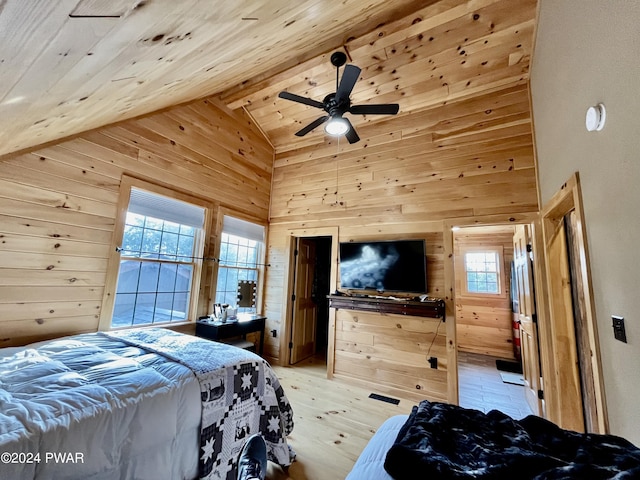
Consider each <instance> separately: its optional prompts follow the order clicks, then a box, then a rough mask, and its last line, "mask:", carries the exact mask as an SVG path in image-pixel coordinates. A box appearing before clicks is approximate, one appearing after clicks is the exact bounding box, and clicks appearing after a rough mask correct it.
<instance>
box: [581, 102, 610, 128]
mask: <svg viewBox="0 0 640 480" xmlns="http://www.w3.org/2000/svg"><path fill="white" fill-rule="evenodd" d="M606 119H607V111H606V110H605V108H604V104H602V103H599V104H598V105H596V106H594V107H589V108H587V118H586V121H585V124H586V126H587V131H589V132H599V131H600V130H602V129H603V128H604V122H605V120H606Z"/></svg>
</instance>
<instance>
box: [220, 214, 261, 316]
mask: <svg viewBox="0 0 640 480" xmlns="http://www.w3.org/2000/svg"><path fill="white" fill-rule="evenodd" d="M225 215H226V216H228V217H234V218H237V219H240V220H244V221H246V222H251V223H254V224H256V225H260V226H261V227H263V228H264V239H263V241H262V246H261V248H260V249H259V251H258V259H257V267H258V268H257V272H258V275H257V277H258V278H257V280H256V289H257V294H256V315H262V309H263V304H262V300H263V298H264V284H265V277H266V270H265V269H266V263H267V262H266V260H267V238H268V235H269V228H268V224H267V222H265V221H262V220H260V219H258V218H255V217H251V216H249V215H245V214H242V213H240V212H237V211H235V210H232V209H230V208H226V207H219V208H218V211H217V214H216V233H217V234H216V239H215V248H214V251H215V257H216V258H218V259H219V258H220V251H221V246H222V233H223V231H224V230H223V228H224V227H223V223H224V217H225ZM219 271H220V263H219V262H215V266H214V272H213V278H212V285H211V302H210V305H209V311H210V312H213V305H214V304H215V303H216V294H217V291H218V274H219Z"/></svg>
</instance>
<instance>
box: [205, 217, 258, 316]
mask: <svg viewBox="0 0 640 480" xmlns="http://www.w3.org/2000/svg"><path fill="white" fill-rule="evenodd" d="M219 258H220V264H219V266H218V282H217V286H216V297H215V298H216V299H215V303H221V304H225V303H226V304H228V305H230V306H232V307H236V306H238V312H239V313H244V312H246V313H256V311H257V303H258V298H257V293H258V285H259V283H260V278H261V273H262V266H263V264H264V227H263V226H262V225H258V224H255V223H251V222H247V221H245V220H241V219H239V218H234V217H230V216H228V215H225V216H224V219H223V226H222V235H221V239H220V255H219ZM242 284H244V287H245V288H243V287H242V286H241V285H242ZM239 288H243V292H244V293H245V294H244V295H243V299H242V301H240V302H239V301H238V289H239Z"/></svg>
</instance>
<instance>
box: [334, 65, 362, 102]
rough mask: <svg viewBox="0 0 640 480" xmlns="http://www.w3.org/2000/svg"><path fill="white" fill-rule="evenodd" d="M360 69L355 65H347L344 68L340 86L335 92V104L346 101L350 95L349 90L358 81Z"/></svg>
mask: <svg viewBox="0 0 640 480" xmlns="http://www.w3.org/2000/svg"><path fill="white" fill-rule="evenodd" d="M360 71H361V70H360V68H359V67H356V66H355V65H347V66H346V67H344V72H343V73H342V79H341V80H340V85H339V86H338V90H337V91H336V96H335V99H336V102H338V103H340V102H341V101H343V100H347V99H348V98H349V95H351V90H353V87H354V86H355V84H356V82H357V81H358V77H359V76H360Z"/></svg>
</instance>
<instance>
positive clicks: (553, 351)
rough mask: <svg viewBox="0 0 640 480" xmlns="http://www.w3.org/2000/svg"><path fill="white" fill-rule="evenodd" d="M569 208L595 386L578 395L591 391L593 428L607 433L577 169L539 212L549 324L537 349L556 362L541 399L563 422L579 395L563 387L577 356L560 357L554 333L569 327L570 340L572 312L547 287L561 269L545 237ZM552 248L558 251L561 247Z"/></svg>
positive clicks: (572, 378) (560, 347)
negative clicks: (570, 395)
mask: <svg viewBox="0 0 640 480" xmlns="http://www.w3.org/2000/svg"><path fill="white" fill-rule="evenodd" d="M571 211H575V214H576V219H577V228H576V231H575V238H574V240H575V243H576V245H577V248H578V251H579V252H580V259H579V265H578V271H577V273H578V275H579V276H580V280H581V283H582V288H583V292H582V293H583V295H584V297H583V299H582V300H583V301H582V304H583V306H584V315H585V327H586V330H587V336H588V342H589V348H590V350H591V366H592V371H593V385H594V392H592V393H588V392H587V393H586V394H585V392H582V394H581V396H584V395H592V396H593V397H592V398H590V400H591V401H592V402H593V403H594V404H595V411H594V412H593V417H594V421H593V425H592V429H593V432H592V433H608V431H609V422H608V416H607V407H606V401H605V395H604V380H603V376H602V365H601V360H600V344H599V339H598V331H597V324H596V315H595V304H594V301H593V286H592V282H591V269H590V266H589V250H588V248H587V241H586V238H587V234H586V227H585V222H584V210H583V207H582V193H581V190H580V178H579V175H578V173H577V172H576V173H574V174H573V175H572V176H571V178H569V180H567V182H565V183H564V184H563V185H562V187H561V188H560V190H559V191H558V192H556V193H555V195H554V196H553V197H552V198H551V199H550V200H549V202H548V203H547V204H546V205H545V206H544V207H543V209H542V211H541V213H540V217H541V222H542V231H543V241H544V245H545V252H546V253H547V255H545V257H546V261H545V272H546V276H547V279H548V281H547V283H545V285H546V287H547V288H546V300H547V309H548V312H549V315H550V316H549V317H548V318H550V320H551V321H550V322H548V325H547V328H548V330H547V332H546V335H545V338H541V339H540V340H541V342H542V344H541V347H544V348H541V350H542V351H541V354H542V355H543V360H544V362H543V363H546V364H547V365H552V366H554V367H555V368H553V369H552V370H550V371H549V372H547V376H546V377H545V386H544V387H545V402H546V404H547V411H548V414H549V420H551V421H553V422H554V423H557V424H558V425H560V426H561V427H562V426H564V424H565V423H567V422H570V421H571V419H572V416H573V414H572V412H573V411H574V409H575V408H578V407H579V408H581V409H582V398H581V399H580V400H581V401H580V405H579V406H578V405H576V404H575V400H573V399H572V398H567V397H566V396H565V395H563V390H564V389H565V388H566V386H567V385H566V383H567V381H574V382H575V381H576V379H575V375H574V369H575V364H572V363H573V360H575V362H576V364H577V358H575V359H572V360H571V359H570V360H571V361H565V360H563V361H560V360H561V359H563V358H564V357H566V350H567V349H566V345H563V343H562V338H559V334H560V333H563V332H573V333H574V341H575V325H574V318H573V315H562V312H563V310H564V308H565V305H564V301H565V299H564V297H563V296H561V295H554V294H553V292H551V287H550V286H551V284H556V285H557V284H561V282H562V281H563V279H562V278H560V275H561V274H560V272H558V271H557V269H552V268H551V267H552V266H551V265H550V262H549V256H550V255H549V254H552V255H553V254H555V253H554V252H553V251H549V250H548V249H549V248H552V249H554V248H555V249H557V248H558V247H556V246H555V245H550V242H552V240H553V239H554V237H555V234H556V232H557V230H558V228H559V227H560V225H561V224H562V225H563V222H564V218H565V215H567V214H568V213H569V212H571ZM555 243H557V242H555ZM565 249H566V245H565ZM556 253H557V254H560V252H556ZM565 254H566V252H565ZM553 312H559V314H557V315H553ZM569 317H570V318H569ZM545 323H547V322H545ZM577 381H578V383H579V381H580V379H579V378H578V379H577ZM572 387H575V388H578V389H580V385H572ZM580 391H581V390H580Z"/></svg>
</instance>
